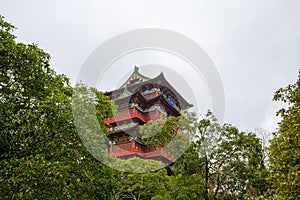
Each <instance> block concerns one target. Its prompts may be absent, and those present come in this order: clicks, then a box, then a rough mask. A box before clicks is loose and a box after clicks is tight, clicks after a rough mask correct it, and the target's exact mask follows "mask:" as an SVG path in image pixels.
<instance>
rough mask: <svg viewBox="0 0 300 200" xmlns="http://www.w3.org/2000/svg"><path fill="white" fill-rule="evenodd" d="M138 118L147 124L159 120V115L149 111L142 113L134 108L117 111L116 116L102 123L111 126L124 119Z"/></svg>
mask: <svg viewBox="0 0 300 200" xmlns="http://www.w3.org/2000/svg"><path fill="white" fill-rule="evenodd" d="M131 118H138V119H140V120H141V121H143V122H147V121H149V120H156V119H159V118H161V114H160V112H159V111H157V112H156V111H151V112H149V113H147V114H146V113H142V112H141V111H139V110H138V109H136V108H130V109H127V110H123V111H119V112H118V113H117V115H116V116H114V117H109V118H105V119H104V123H106V124H111V123H116V122H118V121H123V120H126V119H131Z"/></svg>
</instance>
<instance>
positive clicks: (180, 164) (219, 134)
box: [175, 111, 265, 199]
mask: <svg viewBox="0 0 300 200" xmlns="http://www.w3.org/2000/svg"><path fill="white" fill-rule="evenodd" d="M264 169H265V167H264V163H263V150H262V146H261V143H260V140H259V139H258V138H257V137H256V136H255V134H251V133H249V134H247V133H244V132H240V131H239V130H238V129H237V128H236V127H234V126H232V125H229V124H224V125H220V124H219V123H218V122H217V120H216V118H215V117H214V116H213V114H212V113H211V112H210V111H209V112H208V113H207V114H206V116H205V118H204V119H202V120H200V121H199V123H198V133H197V136H196V139H195V140H194V142H193V144H192V145H191V146H190V148H189V150H188V151H187V152H186V153H185V154H184V155H183V156H182V157H181V158H180V159H179V160H178V161H177V162H176V163H175V172H176V171H177V173H183V174H190V175H193V174H197V175H199V178H200V180H199V181H200V182H201V183H199V184H203V185H204V188H205V193H204V198H205V199H210V198H213V199H218V198H224V197H226V196H227V197H231V198H235V199H237V198H239V199H240V198H246V197H247V196H251V195H258V194H259V192H260V190H263V191H264V189H263V188H262V187H261V184H262V183H263V182H264V181H265V180H264V178H262V179H259V178H258V174H261V173H262V172H263V170H264Z"/></svg>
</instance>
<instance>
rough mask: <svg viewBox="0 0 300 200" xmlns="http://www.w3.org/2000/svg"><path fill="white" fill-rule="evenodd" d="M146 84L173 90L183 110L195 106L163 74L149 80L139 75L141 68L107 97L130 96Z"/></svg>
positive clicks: (136, 68)
mask: <svg viewBox="0 0 300 200" xmlns="http://www.w3.org/2000/svg"><path fill="white" fill-rule="evenodd" d="M146 84H158V85H160V86H162V87H165V88H168V89H169V90H171V91H172V92H173V93H174V95H175V96H176V98H177V99H178V100H179V102H180V104H181V106H180V107H181V108H182V109H186V108H190V107H192V106H193V105H192V104H190V103H188V102H187V101H186V100H185V99H184V98H183V97H182V96H181V95H180V94H179V93H178V92H177V91H176V89H175V88H173V86H172V85H171V84H170V83H169V82H168V81H167V80H166V78H165V76H164V74H163V73H162V72H161V73H160V74H159V75H158V76H157V77H155V78H152V79H151V78H148V77H146V76H144V75H142V74H140V73H139V68H138V67H137V66H135V67H134V71H133V73H132V74H131V75H130V77H129V78H128V79H127V81H125V83H124V84H123V85H122V86H121V87H120V88H119V89H116V90H113V91H110V92H106V93H105V94H106V95H107V96H112V95H113V94H120V93H124V92H125V93H127V94H128V95H129V96H130V95H131V94H133V93H135V92H136V91H137V90H139V88H140V87H142V86H143V85H146Z"/></svg>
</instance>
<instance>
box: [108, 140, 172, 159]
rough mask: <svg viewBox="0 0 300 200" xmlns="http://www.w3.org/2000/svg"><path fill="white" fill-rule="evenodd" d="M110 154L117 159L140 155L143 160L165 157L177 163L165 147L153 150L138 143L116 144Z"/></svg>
mask: <svg viewBox="0 0 300 200" xmlns="http://www.w3.org/2000/svg"><path fill="white" fill-rule="evenodd" d="M109 154H111V155H115V156H116V157H123V156H130V155H139V156H141V157H143V158H154V157H164V158H166V159H168V160H172V161H175V159H174V158H172V157H173V156H170V155H168V154H167V153H166V152H165V150H164V148H163V147H160V148H158V149H152V148H151V147H145V146H141V145H140V144H138V143H137V142H136V141H134V140H133V141H130V142H127V143H123V144H122V143H121V144H114V145H112V146H111V148H110V150H109Z"/></svg>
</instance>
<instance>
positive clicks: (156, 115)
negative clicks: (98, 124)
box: [104, 67, 192, 163]
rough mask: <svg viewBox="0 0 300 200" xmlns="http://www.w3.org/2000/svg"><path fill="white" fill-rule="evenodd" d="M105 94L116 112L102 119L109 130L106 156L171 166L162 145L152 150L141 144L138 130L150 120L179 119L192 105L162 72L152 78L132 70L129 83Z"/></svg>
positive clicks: (170, 160) (136, 69)
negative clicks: (107, 153) (114, 106)
mask: <svg viewBox="0 0 300 200" xmlns="http://www.w3.org/2000/svg"><path fill="white" fill-rule="evenodd" d="M106 95H107V96H109V97H110V99H111V100H113V101H114V102H115V104H116V105H117V109H118V110H117V113H116V115H115V116H113V117H110V118H105V120H104V122H105V124H106V127H107V130H108V131H109V136H108V139H109V148H108V151H109V153H110V154H113V155H115V156H117V157H119V158H124V159H126V158H130V157H133V156H137V157H141V158H148V159H155V160H160V161H162V162H164V163H172V162H173V161H174V160H173V159H172V156H171V155H168V154H167V153H166V152H165V151H164V147H163V146H160V147H158V148H157V149H153V148H152V147H150V146H146V145H144V144H143V142H142V140H141V137H142V135H141V134H140V133H139V129H138V126H139V125H143V124H145V123H146V122H148V121H149V120H157V119H160V118H162V117H163V116H179V115H180V111H181V110H183V109H186V108H189V107H191V106H192V105H191V104H189V103H188V102H187V101H186V100H185V99H184V98H183V97H182V96H181V95H180V94H179V93H178V92H177V91H176V90H175V89H174V88H173V87H172V86H171V84H170V83H169V82H168V81H167V80H166V79H165V77H164V75H163V73H161V74H160V75H158V76H157V77H155V78H152V79H151V78H148V77H146V76H144V75H142V74H140V72H139V68H138V67H134V72H133V73H132V74H131V75H130V77H129V78H128V80H127V81H126V82H125V83H124V84H123V85H122V86H121V87H120V88H119V89H116V90H114V91H111V92H106Z"/></svg>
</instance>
